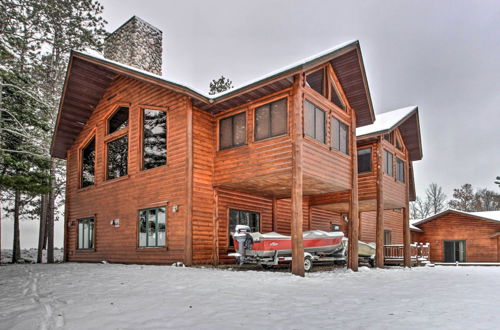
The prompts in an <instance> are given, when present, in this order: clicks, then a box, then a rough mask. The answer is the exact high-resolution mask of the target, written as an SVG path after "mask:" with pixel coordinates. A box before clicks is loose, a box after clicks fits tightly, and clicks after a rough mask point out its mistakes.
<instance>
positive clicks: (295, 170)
mask: <svg viewBox="0 0 500 330" xmlns="http://www.w3.org/2000/svg"><path fill="white" fill-rule="evenodd" d="M303 79H304V78H303V74H302V73H301V74H297V75H295V80H294V84H293V89H292V98H293V99H292V109H291V110H292V113H291V117H292V125H293V126H292V191H291V195H292V224H291V227H292V228H291V229H292V274H294V275H298V276H302V277H303V276H304V275H305V273H304V240H303V237H302V222H303V218H304V214H303V208H302V200H303V192H302V184H303V182H302V180H303V177H302V175H303V173H302V147H303V146H302V142H303V129H302V118H303V100H302V93H303V92H302V85H303Z"/></svg>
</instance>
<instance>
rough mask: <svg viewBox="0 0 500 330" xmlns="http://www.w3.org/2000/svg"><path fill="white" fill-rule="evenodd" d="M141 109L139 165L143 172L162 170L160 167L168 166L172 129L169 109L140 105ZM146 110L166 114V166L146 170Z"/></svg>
mask: <svg viewBox="0 0 500 330" xmlns="http://www.w3.org/2000/svg"><path fill="white" fill-rule="evenodd" d="M139 109H140V113H139V117H140V118H139V128H140V129H139V132H140V141H141V144H140V160H139V162H140V164H139V167H140V169H141V171H147V170H153V169H155V168H160V167H163V166H167V165H168V141H169V133H170V129H169V122H170V120H169V119H170V118H169V111H168V108H164V107H155V106H147V105H139ZM145 110H154V111H163V112H165V121H166V123H165V130H166V132H165V164H163V165H159V166H156V167H152V168H144V111H145Z"/></svg>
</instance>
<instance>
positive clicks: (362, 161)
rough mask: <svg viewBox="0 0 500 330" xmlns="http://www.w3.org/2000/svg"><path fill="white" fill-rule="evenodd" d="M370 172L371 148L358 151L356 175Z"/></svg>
mask: <svg viewBox="0 0 500 330" xmlns="http://www.w3.org/2000/svg"><path fill="white" fill-rule="evenodd" d="M371 171H372V148H365V149H360V150H358V173H366V172H371Z"/></svg>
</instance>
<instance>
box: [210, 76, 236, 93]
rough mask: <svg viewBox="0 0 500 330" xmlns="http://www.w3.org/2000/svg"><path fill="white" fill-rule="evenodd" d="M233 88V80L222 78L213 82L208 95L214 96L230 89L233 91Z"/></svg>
mask: <svg viewBox="0 0 500 330" xmlns="http://www.w3.org/2000/svg"><path fill="white" fill-rule="evenodd" d="M233 87H234V86H233V82H232V81H231V80H229V79H227V78H226V77H224V76H220V78H219V79H217V80H215V79H214V80H212V82H211V83H210V92H208V94H210V95H214V94H217V93H221V92H224V91H227V90H228V89H231V88H233Z"/></svg>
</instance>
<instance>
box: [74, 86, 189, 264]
mask: <svg viewBox="0 0 500 330" xmlns="http://www.w3.org/2000/svg"><path fill="white" fill-rule="evenodd" d="M121 102H126V103H129V104H130V114H129V128H128V137H129V144H128V146H129V150H128V158H129V161H128V164H129V166H128V175H126V176H124V177H120V178H117V179H113V180H109V181H106V180H105V169H106V165H105V159H106V156H105V152H106V150H105V149H106V148H105V145H104V137H105V126H106V123H105V120H104V118H105V117H106V116H107V115H109V112H110V111H111V110H112V109H113V107H114V106H115V105H116V104H117V103H121ZM148 105H150V106H155V107H161V108H164V109H166V111H167V165H165V166H160V167H157V168H154V169H149V170H146V171H142V170H141V169H140V164H141V158H142V152H141V145H142V143H141V131H142V126H141V124H140V120H139V115H140V111H141V107H142V106H144V107H147V106H148ZM186 106H187V99H186V97H185V96H181V95H178V94H176V93H174V92H170V91H167V90H165V89H161V88H157V87H154V86H150V85H148V84H144V83H142V82H138V81H135V80H132V79H129V78H124V77H120V78H117V79H116V80H115V81H113V83H112V84H111V85H110V87H109V88H108V89H107V90H106V92H105V93H104V95H103V97H102V99H101V101H100V102H99V104H98V105H97V106H96V108H95V109H94V111H93V112H92V115H91V116H90V118H89V121H88V122H87V124H86V125H85V127H84V128H83V129H82V131H81V133H80V134H79V135H78V137H77V138H76V140H75V142H74V144H73V146H72V147H71V149H69V151H68V164H67V168H68V174H67V175H68V182H67V199H68V201H67V210H68V215H67V217H68V222H69V224H68V225H67V226H66V229H67V231H68V233H67V245H66V247H67V249H68V260H69V261H101V260H108V261H111V262H124V263H125V262H129V263H169V262H173V261H178V260H184V246H185V240H184V237H185V219H186V182H185V180H186V177H185V176H186V166H185V161H186V157H187V154H186V145H187V143H186V133H185V132H186V118H187V116H186ZM94 129H96V133H95V135H96V140H95V141H96V163H95V185H93V186H90V187H86V188H83V189H79V188H78V187H79V178H80V174H79V163H78V162H79V156H78V154H79V152H80V148H81V146H82V143H83V142H84V141H86V140H87V139H88V135H89V134H90V133H91V132H92V131H93V130H94ZM173 205H179V206H180V207H179V211H178V212H176V213H174V212H172V206H173ZM157 206H165V207H167V230H166V235H167V243H166V244H167V247H166V248H142V249H139V248H137V227H138V226H137V224H138V211H139V210H140V209H144V208H150V207H157ZM89 216H94V217H95V250H91V251H81V250H76V246H77V226H76V221H77V219H79V218H84V217H89ZM113 219H120V226H119V227H113V226H111V225H110V221H111V220H113Z"/></svg>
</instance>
